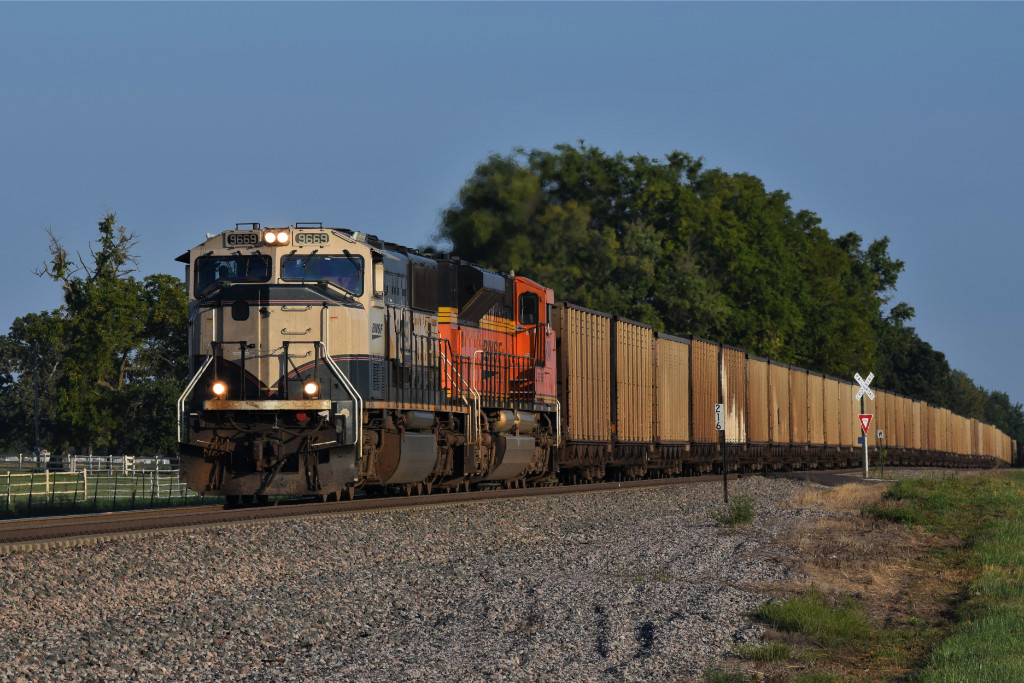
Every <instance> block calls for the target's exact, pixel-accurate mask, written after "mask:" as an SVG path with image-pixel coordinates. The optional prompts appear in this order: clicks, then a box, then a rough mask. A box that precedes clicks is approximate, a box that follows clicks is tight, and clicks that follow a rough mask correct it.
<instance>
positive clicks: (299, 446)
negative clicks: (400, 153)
mask: <svg viewBox="0 0 1024 683" xmlns="http://www.w3.org/2000/svg"><path fill="white" fill-rule="evenodd" d="M178 260H179V261H181V262H183V263H185V264H186V266H185V270H186V281H187V282H188V289H189V348H190V354H189V355H190V363H191V380H190V381H189V383H188V386H187V387H186V389H185V391H184V393H183V394H182V396H181V398H180V399H179V402H178V416H179V417H178V440H179V442H180V445H181V457H182V465H181V473H182V474H181V476H182V478H183V480H184V481H185V482H186V483H187V484H188V485H189V486H190V487H191V488H193V489H195V490H197V491H202V492H205V493H211V494H216V495H224V496H227V497H228V498H229V500H232V499H234V498H236V497H238V496H246V497H248V496H256V497H264V496H269V495H308V494H312V495H316V496H320V497H321V498H323V499H325V500H326V499H332V498H338V497H340V496H342V495H345V494H347V495H348V496H349V497H351V496H352V495H353V493H354V490H355V488H356V487H359V486H366V485H380V486H399V487H404V488H405V489H406V490H407V491H409V492H411V491H412V490H413V488H415V489H417V490H423V489H426V490H428V491H430V490H432V489H433V488H434V487H442V488H444V489H457V488H459V487H468V486H469V484H470V483H472V482H487V481H495V482H517V483H525V482H526V481H527V480H530V479H535V478H538V477H543V476H546V475H547V474H548V473H549V472H551V471H552V466H553V463H552V453H553V449H554V447H555V446H556V445H557V443H558V440H559V434H558V429H559V422H558V412H559V404H558V401H557V399H556V397H555V369H554V362H553V360H554V351H555V339H554V335H553V333H552V330H551V326H550V324H549V320H548V316H549V312H550V310H551V308H552V306H553V303H554V296H553V293H552V291H551V290H550V289H548V288H546V287H543V286H541V285H539V284H537V283H536V282H533V281H531V280H529V279H527V278H524V277H519V276H515V275H507V276H505V275H499V274H497V273H493V272H490V271H488V270H485V269H483V268H480V267H477V266H475V265H473V264H470V263H464V262H462V261H460V260H458V259H457V258H428V257H426V256H424V255H422V254H419V253H416V252H415V251H413V250H409V249H405V248H402V247H400V246H398V245H394V244H389V243H385V242H382V241H381V240H379V239H377V238H375V237H372V236H368V235H364V234H361V233H358V232H353V231H350V230H343V229H336V228H326V227H324V226H323V224H322V223H297V224H296V225H294V226H289V227H285V228H269V229H265V228H262V227H261V226H260V225H259V224H258V223H252V224H237V225H236V226H235V229H234V230H229V231H226V232H223V233H221V234H217V235H212V236H209V237H208V239H207V240H206V241H204V242H203V243H202V244H200V245H198V246H196V247H194V248H193V249H191V250H190V251H189V252H188V253H186V254H183V255H182V256H180V257H179V258H178Z"/></svg>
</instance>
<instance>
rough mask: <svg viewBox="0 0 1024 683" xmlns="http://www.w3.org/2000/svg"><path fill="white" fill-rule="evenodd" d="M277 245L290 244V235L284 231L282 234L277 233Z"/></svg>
mask: <svg viewBox="0 0 1024 683" xmlns="http://www.w3.org/2000/svg"><path fill="white" fill-rule="evenodd" d="M277 243H278V244H288V233H287V232H285V231H284V230H282V231H281V232H279V233H277Z"/></svg>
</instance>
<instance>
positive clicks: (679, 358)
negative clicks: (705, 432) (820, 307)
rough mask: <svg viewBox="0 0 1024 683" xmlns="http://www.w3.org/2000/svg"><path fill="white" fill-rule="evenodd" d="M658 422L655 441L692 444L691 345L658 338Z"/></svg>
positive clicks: (661, 337)
mask: <svg viewBox="0 0 1024 683" xmlns="http://www.w3.org/2000/svg"><path fill="white" fill-rule="evenodd" d="M657 383H658V421H657V424H656V427H655V438H656V439H657V440H658V441H660V442H661V443H680V442H686V441H689V440H690V344H689V342H685V341H683V340H679V339H674V338H671V337H663V336H660V335H659V336H658V338H657Z"/></svg>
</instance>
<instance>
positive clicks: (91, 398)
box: [0, 213, 187, 454]
mask: <svg viewBox="0 0 1024 683" xmlns="http://www.w3.org/2000/svg"><path fill="white" fill-rule="evenodd" d="M48 234H49V237H50V245H49V250H50V259H49V260H48V261H47V263H45V264H44V265H43V266H42V267H41V268H40V269H39V270H38V271H37V274H38V275H40V276H45V277H49V278H51V279H53V280H54V281H55V282H58V283H59V284H60V285H61V287H62V289H63V294H64V297H63V298H64V303H63V305H62V306H61V307H60V308H58V309H56V310H54V311H50V312H47V313H43V314H30V315H27V316H24V317H22V318H18V319H17V320H16V321H15V322H14V324H13V325H12V327H11V331H10V333H8V335H6V336H5V337H3V338H0V352H2V353H3V354H4V358H3V359H4V361H5V363H4V365H5V368H7V369H8V374H7V375H6V376H4V377H0V381H5V382H9V383H10V384H11V385H13V386H16V387H17V391H15V392H13V393H14V395H15V396H18V397H22V396H23V395H24V394H25V380H26V375H25V373H26V369H27V368H30V366H29V365H27V363H28V362H29V360H28V358H29V357H28V356H27V355H26V354H27V353H28V351H27V350H26V349H27V347H28V345H29V344H32V345H36V344H37V345H38V346H39V348H40V349H42V351H41V361H42V362H41V368H44V376H45V379H42V380H41V385H43V387H44V393H45V396H46V399H47V400H46V401H45V403H46V405H47V410H48V411H49V413H48V414H47V417H46V420H45V422H46V425H47V426H46V432H47V439H48V442H49V443H51V444H52V445H53V446H56V447H59V448H61V449H65V448H70V447H78V448H85V449H88V450H92V449H94V448H98V447H103V448H105V449H108V450H109V451H111V452H114V451H117V452H125V451H132V452H135V453H140V454H142V453H146V452H155V451H156V452H158V451H167V450H170V449H172V448H173V446H174V443H175V435H174V400H173V398H176V393H175V392H176V391H177V388H178V387H180V384H181V381H182V380H183V379H184V375H185V372H186V367H187V360H186V353H187V351H186V348H187V342H186V329H187V327H186V326H187V298H186V295H185V288H184V286H183V284H182V283H181V281H180V280H178V279H177V278H174V277H172V276H170V275H151V276H148V277H146V278H144V279H142V280H139V279H137V278H135V277H134V276H133V275H132V273H134V272H135V268H136V265H137V258H136V256H135V255H134V254H133V252H132V250H133V248H134V247H135V245H136V243H137V237H136V235H135V234H133V233H129V232H128V231H127V230H126V229H125V228H124V227H123V226H118V225H117V224H116V217H115V215H114V214H113V213H111V214H108V215H106V216H104V218H103V219H102V220H101V221H100V222H99V239H98V241H97V243H96V244H95V245H92V244H90V248H89V253H90V255H89V258H88V259H86V258H83V257H82V256H81V255H77V256H76V257H72V256H71V255H70V254H69V253H68V252H67V250H66V249H65V248H64V246H63V245H62V244H61V242H60V241H59V240H58V239H57V238H56V236H55V235H53V233H52V232H48ZM28 379H29V381H30V380H31V375H29V377H28ZM172 396H173V398H172ZM3 415H4V418H5V419H8V420H11V421H12V422H13V421H16V420H20V419H22V418H23V417H24V399H23V398H18V399H17V400H14V401H12V402H10V403H8V404H5V405H4V406H3ZM15 433H17V431H16V432H15ZM17 438H19V439H23V437H21V436H19V437H17Z"/></svg>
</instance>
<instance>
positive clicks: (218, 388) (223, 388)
mask: <svg viewBox="0 0 1024 683" xmlns="http://www.w3.org/2000/svg"><path fill="white" fill-rule="evenodd" d="M227 390H228V385H226V384H224V382H214V383H213V393H214V395H215V396H217V397H221V396H223V395H224V394H225V392H227Z"/></svg>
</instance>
